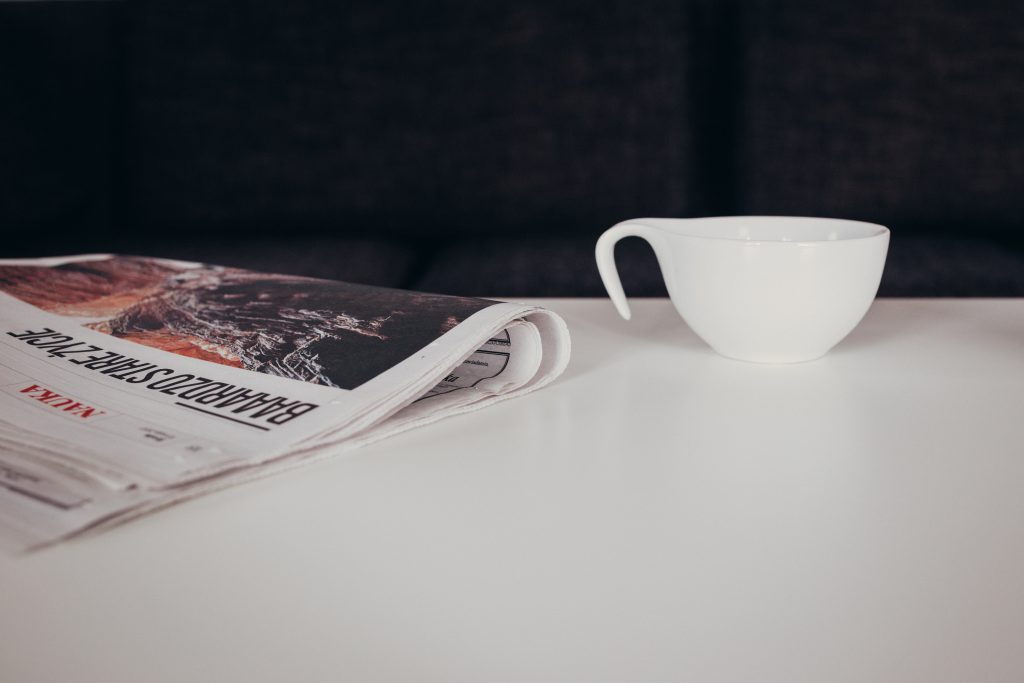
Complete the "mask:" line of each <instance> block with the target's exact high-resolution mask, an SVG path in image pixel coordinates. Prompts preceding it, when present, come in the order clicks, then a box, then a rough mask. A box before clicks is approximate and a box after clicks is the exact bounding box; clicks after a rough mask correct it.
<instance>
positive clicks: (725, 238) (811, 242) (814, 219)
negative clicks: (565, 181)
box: [623, 214, 890, 246]
mask: <svg viewBox="0 0 1024 683" xmlns="http://www.w3.org/2000/svg"><path fill="white" fill-rule="evenodd" d="M738 220H747V221H753V222H767V221H779V222H781V221H785V222H797V223H804V224H809V223H822V224H833V225H839V224H841V225H845V226H847V227H856V228H858V229H860V230H863V231H864V234H857V235H850V236H838V235H837V236H836V237H835V238H833V239H828V238H822V239H817V238H811V239H804V238H801V239H784V238H778V239H775V238H762V237H758V238H754V237H747V238H744V237H739V236H733V235H702V234H694V233H691V232H686V231H685V226H686V224H689V223H705V224H706V223H727V222H735V221H738ZM647 221H654V222H655V226H656V227H659V228H665V229H667V230H669V231H670V232H672V234H673V235H675V236H678V237H686V238H689V239H696V240H706V241H711V242H738V243H740V244H795V245H807V246H817V245H827V244H840V243H843V242H856V241H861V240H872V239H878V238H880V237H884V236H888V235H889V234H890V230H889V228H887V227H886V226H884V225H881V224H879V223H871V222H868V221H858V220H852V219H849V218H828V217H824V216H781V215H779V216H776V215H767V214H759V215H733V216H702V217H695V218H641V219H635V222H638V223H645V222H647ZM631 222H634V221H623V223H631ZM673 228H677V229H673Z"/></svg>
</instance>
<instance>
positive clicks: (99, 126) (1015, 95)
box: [0, 0, 1024, 296]
mask: <svg viewBox="0 0 1024 683" xmlns="http://www.w3.org/2000/svg"><path fill="white" fill-rule="evenodd" d="M0 64H2V67H3V68H2V72H0V230H2V235H3V250H2V253H0V256H5V257H11V256H31V255H54V254H60V253H75V252H83V251H117V252H123V253H124V252H127V253H144V254H149V255H159V256H172V257H179V258H190V259H199V260H206V261H210V262H218V263H225V264H228V265H239V266H243V267H253V268H257V269H263V270H272V271H277V272H286V273H297V274H305V275H313V276H321V277H331V278H339V279H345V280H350V281H355V282H366V283H371V284H384V285H390V286H399V287H411V288H418V289H425V290H429V291H440V292H451V293H458V294H466V295H509V296H527V295H588V296H590V295H601V294H603V290H602V289H601V286H600V282H599V279H598V277H597V272H596V268H595V266H594V265H593V255H592V254H593V252H592V250H593V243H594V240H595V239H596V238H597V236H598V235H599V234H600V233H601V232H602V231H603V230H604V229H605V228H607V227H609V226H611V225H612V224H614V223H616V222H618V221H620V220H623V219H626V218H633V217H639V216H680V217H685V216H703V215H728V214H796V215H820V216H832V217H843V218H853V219H861V220H868V221H873V222H880V223H883V224H885V225H888V226H889V227H890V228H892V230H893V238H892V246H891V249H890V257H889V262H888V265H887V268H886V274H885V277H884V279H883V284H882V290H881V293H882V294H883V295H910V296H919V295H926V296H928V295H930V296H1022V295H1024V231H1022V227H1021V226H1022V216H1024V136H1022V124H1024V4H1022V3H1009V2H1005V3H1004V2H987V1H983V2H970V3H968V2H948V1H938V2H929V3H921V2H910V3H907V2H899V3H894V2H890V1H885V2H883V1H882V0H866V1H864V2H858V3H839V4H835V5H819V4H817V3H811V2H796V1H781V0H780V1H776V2H768V1H760V0H756V1H750V2H712V1H710V0H707V1H700V0H694V1H691V2H635V1H633V2H630V1H625V0H613V1H611V2H602V3H585V2H547V3H542V2H531V1H524V2H516V3H454V2H445V1H443V0H442V1H440V2H430V3H426V2H422V3H421V2H405V3H400V2H394V1H393V0H385V1H382V2H351V3H339V2H322V3H321V2H309V1H305V0H300V1H296V0H276V1H274V2H265V1H260V2H250V3H217V2H212V3H204V2H191V1H183V2H166V3H164V2H151V1H148V0H146V1H132V0H97V1H91V2H47V1H42V2H25V3H21V2H19V3H6V2H0ZM632 242H637V241H636V240H628V241H627V242H624V243H623V244H622V246H621V247H620V249H619V263H620V268H621V270H622V273H623V280H624V283H625V285H626V288H627V290H628V291H629V292H630V293H631V294H638V295H644V294H646V295H653V294H662V293H664V289H663V287H662V285H661V283H660V276H659V274H658V272H657V267H656V264H655V263H654V260H653V255H652V254H651V253H650V249H649V248H647V247H646V246H644V245H642V244H632Z"/></svg>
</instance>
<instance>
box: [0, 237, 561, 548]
mask: <svg viewBox="0 0 1024 683" xmlns="http://www.w3.org/2000/svg"><path fill="white" fill-rule="evenodd" d="M0 325H2V329H0V543H2V544H3V545H5V546H7V547H8V548H11V547H13V548H31V547H35V546H39V545H44V544H47V543H51V542H54V541H57V540H60V539H64V538H67V537H69V536H71V535H74V534H78V533H81V532H83V531H86V530H95V529H102V528H105V527H107V526H110V525H114V524H118V523H121V522H123V521H125V520H127V519H131V518H133V517H135V516H138V515H141V514H144V513H146V512H149V511H152V510H155V509H157V508H161V507H165V506H167V505H170V504H172V503H175V502H178V501H181V500H184V499H188V498H191V497H194V496H197V495H199V494H202V493H205V492H207V491H210V490H214V489H218V488H222V487H225V486H228V485H231V484H233V483H236V482H239V481H243V480H246V479H251V478H253V477H256V476H263V475H265V474H268V473H271V472H274V471H277V470H281V469H285V468H288V467H293V466H295V465H296V464H297V463H304V462H309V461H311V460H316V459H319V458H324V457H328V456H331V455H334V454H337V453H339V452H341V451H343V450H347V449H350V448H354V447H356V446H359V445H362V444H366V443H369V442H371V441H375V440H377V439H381V438H383V437H386V436H389V435H391V434H395V433H397V432H400V431H403V430H406V429H410V428H412V427H416V426H418V425H422V424H426V423H428V422H432V421H434V420H437V419H439V418H441V417H445V416H448V415H452V414H455V413H460V412H464V411H469V410H474V409H477V408H481V407H483V406H485V405H488V404H489V403H492V402H494V401H498V400H501V399H505V398H509V397H512V396H517V395H519V394H523V393H526V392H528V391H531V390H533V389H537V388H539V387H541V386H543V385H545V384H547V383H548V382H550V381H552V380H553V379H554V378H555V377H557V376H558V375H559V374H560V373H561V372H562V370H564V369H565V366H566V364H567V362H568V359H569V336H568V330H567V329H566V326H565V323H564V322H563V321H562V319H561V318H559V317H558V316H557V315H555V314H554V313H551V312H550V311H546V310H543V309H539V308H536V307H533V306H528V305H523V304H512V303H500V302H496V301H487V300H484V299H472V298H464V297H454V296H442V295H436V294H423V293H419V292H407V291H401V290H395V289H384V288H379V287H369V286H365V285H356V284H348V283H344V282H333V281H328V280H317V279H312V278H305V277H297V276H291V275H271V274H265V273H256V272H252V271H247V270H241V269H237V268H228V267H222V266H213V265H205V264H198V263H186V262H181V261H170V260H165V259H157V258H143V257H135V256H112V255H106V254H103V255H88V256H73V257H61V258H52V259H33V260H0Z"/></svg>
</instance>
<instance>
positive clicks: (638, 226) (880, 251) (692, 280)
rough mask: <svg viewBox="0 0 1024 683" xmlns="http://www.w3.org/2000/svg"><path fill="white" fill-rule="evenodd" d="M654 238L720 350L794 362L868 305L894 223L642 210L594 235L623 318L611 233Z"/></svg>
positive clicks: (706, 335)
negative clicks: (651, 214) (658, 214)
mask: <svg viewBox="0 0 1024 683" xmlns="http://www.w3.org/2000/svg"><path fill="white" fill-rule="evenodd" d="M623 237H641V238H643V239H645V240H647V241H648V242H649V243H650V244H651V246H652V247H653V248H654V253H655V255H656V256H657V258H658V263H659V265H660V266H661V273H662V277H664V278H665V285H666V286H667V288H668V293H669V296H670V297H672V303H673V304H674V305H675V307H676V310H677V311H679V315H681V316H682V317H683V320H685V321H686V322H687V324H688V325H689V326H690V327H691V328H692V329H693V331H694V332H696V333H697V335H698V336H699V337H700V338H701V339H703V340H704V341H706V342H707V343H708V344H709V345H710V346H711V348H713V349H714V350H715V351H717V352H718V353H719V354H721V355H723V356H727V357H729V358H736V359H738V360H745V361H753V362H759V363H797V362H801V361H807V360H813V359H815V358H820V357H821V356H823V355H825V353H827V352H828V350H829V349H831V348H832V347H833V346H835V345H836V344H837V343H838V342H839V341H840V340H841V339H843V337H845V336H846V335H847V334H849V333H850V331H851V330H853V328H854V327H856V326H857V323H859V322H860V320H861V318H863V317H864V314H865V313H867V310H868V308H869V307H870V306H871V302H872V301H873V300H874V297H875V294H876V293H877V292H878V284H879V282H880V280H881V278H882V267H883V266H884V265H885V256H886V252H887V251H888V249H889V229H888V228H886V227H884V226H881V225H875V224H874V223H861V222H859V221H847V220H838V219H831V218H796V217H789V216H728V217H719V218H691V219H679V218H638V219H635V220H628V221H624V222H622V223H619V224H618V225H616V226H614V227H612V228H609V229H608V230H607V231H605V233H604V234H603V235H601V237H600V239H598V241H597V267H598V270H599V271H600V273H601V280H602V281H603V282H604V286H605V289H607V290H608V295H609V296H611V299H612V302H613V303H614V304H615V308H616V309H618V311H619V313H620V314H621V315H622V317H623V318H626V319H627V320H628V319H629V318H630V311H629V304H627V303H626V295H625V294H624V293H623V291H622V283H621V282H620V281H619V274H618V271H617V270H616V269H615V254H614V249H615V243H616V242H618V241H619V240H620V239H622V238H623Z"/></svg>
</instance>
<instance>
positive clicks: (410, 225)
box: [124, 0, 698, 236]
mask: <svg viewBox="0 0 1024 683" xmlns="http://www.w3.org/2000/svg"><path fill="white" fill-rule="evenodd" d="M258 5H259V9H258V10H252V11H250V10H247V11H244V12H241V11H239V10H238V8H237V7H235V6H233V5H227V4H222V3H207V2H198V1H195V0H186V1H185V2H171V3H161V2H152V1H149V0H141V1H140V2H134V3H131V5H130V12H129V13H128V17H129V19H128V22H127V24H126V27H127V31H128V43H127V59H126V63H127V64H128V68H129V70H130V73H129V78H128V83H127V96H128V103H127V110H126V111H127V121H126V122H127V124H128V126H127V138H126V141H125V145H124V149H125V150H126V153H127V158H126V162H127V164H128V168H127V170H126V176H125V178H126V182H127V185H128V187H129V189H130V196H131V197H132V198H133V200H134V206H133V210H132V211H131V214H130V215H131V216H132V217H133V218H135V219H136V220H137V222H138V223H140V224H144V225H147V226H152V227H173V228H174V229H176V230H189V231H193V232H194V233H195V232H197V231H202V230H206V229H208V228H216V229H218V230H223V231H229V232H233V233H236V234H242V233H245V234H251V233H252V232H253V231H262V232H264V233H267V234H270V233H274V232H276V231H278V230H279V229H280V226H287V229H289V230H301V231H306V232H310V231H322V232H329V233H336V232H337V231H340V230H343V231H345V232H346V233H347V234H352V233H361V234H374V235H379V234H381V233H384V232H388V233H392V234H405V235H410V234H412V235H431V236H434V235H438V234H449V235H451V234H470V233H472V234H480V233H485V234H493V233H496V232H500V231H503V230H511V229H515V230H516V231H517V234H521V233H523V232H531V231H532V232H534V233H546V232H549V231H551V230H557V231H559V232H567V233H572V232H573V231H588V230H591V229H592V226H594V225H610V224H612V223H614V222H616V221H618V220H621V219H623V218H627V217H629V216H632V215H639V214H649V213H652V212H653V213H656V214H665V215H679V214H682V213H686V212H688V211H690V210H691V207H692V206H693V205H694V202H695V201H697V193H696V192H695V191H694V189H693V182H694V179H695V178H696V175H697V173H698V171H697V169H696V166H697V163H696V161H695V159H694V155H693V153H692V152H693V149H692V148H693V137H694V133H693V131H692V129H691V128H692V127H691V126H690V118H689V111H690V95H691V91H690V84H689V80H688V79H689V70H688V68H687V66H688V60H689V52H688V50H689V33H688V32H689V24H688V19H687V12H686V7H685V4H679V3H674V2H669V1H668V0H658V1H656V2H651V3H640V4H636V3H633V2H631V1H629V0H612V2H609V3H602V5H601V7H600V8H599V9H598V8H596V7H594V6H592V5H588V4H586V3H554V4H551V3H544V2H535V1H532V0H530V1H528V2H525V3H523V2H519V3H475V4H474V3H468V4H467V3H456V2H447V1H442V2H436V3H429V4H421V3H402V2H397V0H390V1H385V2H366V1H363V2H355V3H312V2H306V1H303V0H296V1H290V2H261V3H258Z"/></svg>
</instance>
